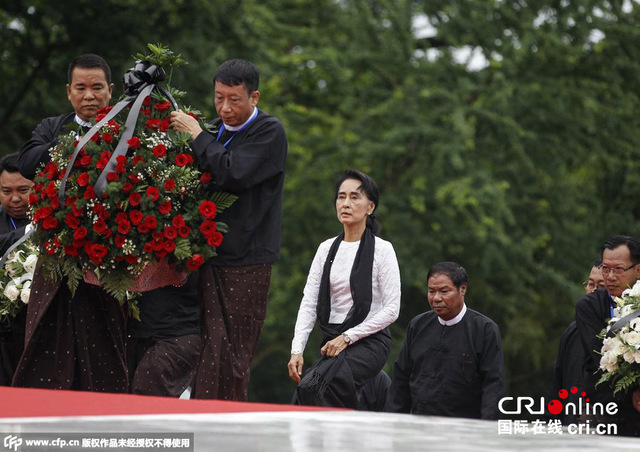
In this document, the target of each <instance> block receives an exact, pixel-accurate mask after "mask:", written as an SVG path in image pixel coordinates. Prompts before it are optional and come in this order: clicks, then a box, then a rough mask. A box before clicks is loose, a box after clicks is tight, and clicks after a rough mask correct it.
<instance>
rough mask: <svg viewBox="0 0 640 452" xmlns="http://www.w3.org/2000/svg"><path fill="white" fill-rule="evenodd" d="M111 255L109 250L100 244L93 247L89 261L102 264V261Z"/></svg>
mask: <svg viewBox="0 0 640 452" xmlns="http://www.w3.org/2000/svg"><path fill="white" fill-rule="evenodd" d="M108 253H109V248H107V247H106V246H104V245H100V244H99V243H94V244H93V245H91V249H90V250H89V259H91V261H92V262H93V263H95V264H101V263H102V259H103V258H104V257H105V256H106V255H107V254H108Z"/></svg>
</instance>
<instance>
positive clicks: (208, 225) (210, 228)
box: [200, 220, 218, 237]
mask: <svg viewBox="0 0 640 452" xmlns="http://www.w3.org/2000/svg"><path fill="white" fill-rule="evenodd" d="M217 230H218V229H217V225H216V222H215V221H211V220H206V221H204V222H202V224H201V225H200V232H202V235H204V236H205V237H209V236H210V235H211V234H213V233H214V232H216V231H217Z"/></svg>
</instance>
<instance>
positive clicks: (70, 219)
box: [64, 212, 80, 229]
mask: <svg viewBox="0 0 640 452" xmlns="http://www.w3.org/2000/svg"><path fill="white" fill-rule="evenodd" d="M64 222H65V223H67V225H69V227H70V228H71V229H76V228H77V227H78V226H80V220H78V219H77V218H76V217H75V216H74V215H73V213H72V212H69V213H68V214H67V216H66V217H64Z"/></svg>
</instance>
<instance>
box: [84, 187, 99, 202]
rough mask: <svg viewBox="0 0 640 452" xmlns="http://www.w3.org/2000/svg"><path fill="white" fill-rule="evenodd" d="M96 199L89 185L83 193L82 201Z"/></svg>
mask: <svg viewBox="0 0 640 452" xmlns="http://www.w3.org/2000/svg"><path fill="white" fill-rule="evenodd" d="M95 197H96V192H95V191H93V187H92V186H91V185H89V186H88V187H87V189H86V190H85V192H84V199H93V198H95Z"/></svg>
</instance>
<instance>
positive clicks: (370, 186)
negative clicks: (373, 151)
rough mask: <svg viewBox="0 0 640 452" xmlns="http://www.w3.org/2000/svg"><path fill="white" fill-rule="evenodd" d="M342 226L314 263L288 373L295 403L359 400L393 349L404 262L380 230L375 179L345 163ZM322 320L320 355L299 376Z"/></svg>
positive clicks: (340, 187) (339, 185)
mask: <svg viewBox="0 0 640 452" xmlns="http://www.w3.org/2000/svg"><path fill="white" fill-rule="evenodd" d="M335 203H336V211H337V215H338V220H339V221H340V223H342V226H343V228H344V232H343V233H342V234H340V235H339V236H338V237H335V238H332V239H329V240H326V241H324V242H323V243H321V244H320V246H319V247H318V251H317V252H316V256H315V258H314V259H313V263H312V264H311V269H310V271H309V276H308V278H307V284H306V286H305V288H304V296H303V298H302V302H301V304H300V310H299V311H298V319H297V321H296V327H295V335H294V338H293V343H292V346H291V360H290V361H289V364H288V369H289V376H290V377H291V379H292V380H293V381H295V382H296V383H298V387H297V388H296V391H295V394H294V396H293V403H294V404H297V405H315V406H333V407H347V408H356V406H357V404H358V396H357V393H358V390H359V389H360V388H361V387H363V386H364V385H365V384H367V382H368V381H369V380H371V379H372V378H373V377H375V376H376V375H377V374H378V372H380V370H381V369H382V367H383V366H384V364H385V363H386V361H387V357H388V356H389V349H390V346H391V336H390V334H389V330H388V326H389V325H390V324H391V323H393V322H394V321H395V320H396V319H397V318H398V313H399V311H400V270H399V268H398V261H397V259H396V254H395V251H394V250H393V246H392V245H391V243H389V242H387V241H385V240H382V239H380V238H378V237H376V235H375V234H376V233H377V231H378V229H379V227H378V224H377V222H376V221H375V216H374V212H375V210H376V208H377V206H378V186H377V185H376V183H375V181H374V180H373V179H372V178H371V177H369V176H368V175H366V174H364V173H362V172H360V171H356V170H348V171H346V172H345V173H344V174H343V175H342V176H341V177H340V178H339V179H338V181H337V182H336V195H335ZM316 320H317V322H318V325H319V326H320V329H321V330H322V333H323V340H322V348H321V349H320V354H321V355H322V356H321V358H320V359H319V360H318V361H317V362H316V363H315V364H314V365H313V366H312V367H311V368H310V369H309V370H308V371H307V372H306V373H305V374H304V377H303V376H302V366H303V358H302V352H303V351H304V348H305V345H306V343H307V340H308V338H309V334H310V333H311V330H312V329H313V325H314V324H315V323H316Z"/></svg>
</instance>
